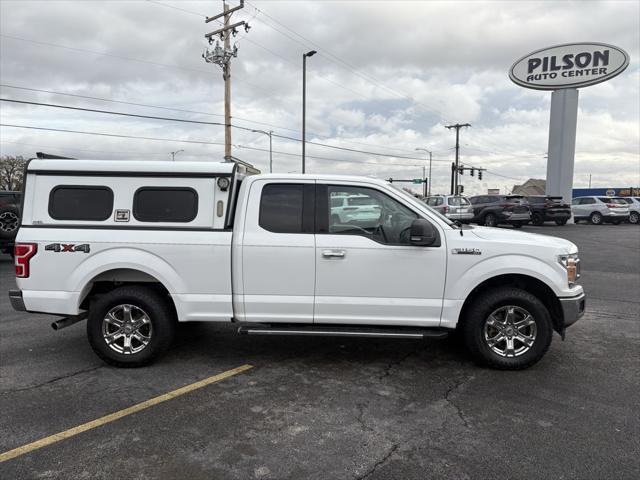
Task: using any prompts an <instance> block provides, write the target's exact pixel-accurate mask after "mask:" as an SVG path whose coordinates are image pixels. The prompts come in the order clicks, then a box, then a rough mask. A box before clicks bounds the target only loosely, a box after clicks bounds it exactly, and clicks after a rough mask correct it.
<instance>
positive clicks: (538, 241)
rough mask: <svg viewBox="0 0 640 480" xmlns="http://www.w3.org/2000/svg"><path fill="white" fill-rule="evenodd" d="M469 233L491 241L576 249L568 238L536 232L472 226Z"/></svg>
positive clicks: (562, 251)
mask: <svg viewBox="0 0 640 480" xmlns="http://www.w3.org/2000/svg"><path fill="white" fill-rule="evenodd" d="M465 233H466V232H465ZM470 233H473V234H474V235H476V236H477V237H479V238H482V239H483V240H489V241H491V242H501V243H508V244H518V245H535V246H537V247H550V248H554V249H557V250H558V251H559V252H560V253H576V252H577V251H578V247H577V246H576V245H575V244H574V243H573V242H570V241H569V240H565V239H564V238H558V237H550V236H549V235H540V234H538V233H529V232H521V231H517V230H507V229H504V228H493V227H473V229H472V230H471V232H470Z"/></svg>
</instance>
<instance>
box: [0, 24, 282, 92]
mask: <svg viewBox="0 0 640 480" xmlns="http://www.w3.org/2000/svg"><path fill="white" fill-rule="evenodd" d="M0 37H5V38H11V39H13V40H19V41H21V42H28V43H34V44H36V45H46V46H48V47H55V48H62V49H65V50H70V51H74V52H81V53H91V54H93V55H101V56H105V57H111V58H117V59H119V60H127V61H129V62H138V63H145V64H147V65H155V66H159V67H165V68H175V69H178V70H188V71H192V72H200V73H206V74H207V75H211V72H210V71H209V70H202V69H200V68H193V67H182V66H179V65H172V64H168V63H160V62H152V61H150V60H141V59H139V58H132V57H125V56H122V55H116V54H113V53H106V52H96V51H95V50H89V49H86V48H78V47H69V46H67V45H60V44H56V43H50V42H42V41H39V40H32V39H30V38H23V37H16V36H14V35H5V34H0ZM238 81H240V82H241V83H246V84H247V85H250V86H251V87H253V88H256V89H258V90H260V91H263V92H266V93H267V94H268V95H267V96H266V97H263V98H268V97H271V96H273V95H275V92H269V91H267V90H265V89H264V88H262V87H260V86H258V85H255V84H253V83H250V82H247V81H246V80H238Z"/></svg>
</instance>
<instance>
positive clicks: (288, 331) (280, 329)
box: [238, 325, 449, 339]
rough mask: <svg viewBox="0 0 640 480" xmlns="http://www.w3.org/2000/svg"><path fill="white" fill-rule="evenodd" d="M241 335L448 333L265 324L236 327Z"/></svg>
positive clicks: (406, 335)
mask: <svg viewBox="0 0 640 480" xmlns="http://www.w3.org/2000/svg"><path fill="white" fill-rule="evenodd" d="M238 333H240V334H243V335H300V336H317V337H369V338H416V339H420V338H446V337H447V336H448V335H449V333H448V332H447V331H445V330H440V329H426V328H423V329H416V328H409V329H402V328H365V327H335V326H326V327H325V326H322V327H320V326H310V327H305V326H300V325H296V326H273V327H270V326H267V325H255V326H254V325H243V326H241V327H239V328H238Z"/></svg>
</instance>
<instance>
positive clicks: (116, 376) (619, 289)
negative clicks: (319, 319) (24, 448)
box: [0, 225, 640, 480]
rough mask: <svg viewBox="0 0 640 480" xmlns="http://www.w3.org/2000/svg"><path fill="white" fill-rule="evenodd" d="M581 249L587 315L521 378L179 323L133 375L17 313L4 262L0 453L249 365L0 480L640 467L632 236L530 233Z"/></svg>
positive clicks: (45, 454)
mask: <svg viewBox="0 0 640 480" xmlns="http://www.w3.org/2000/svg"><path fill="white" fill-rule="evenodd" d="M524 230H528V231H532V232H538V233H540V232H542V233H546V234H549V235H558V236H562V237H564V238H568V239H570V240H572V241H574V242H575V243H577V244H578V246H579V247H580V250H581V258H582V268H583V278H582V281H581V283H582V284H583V285H584V286H585V289H586V290H587V293H588V295H589V296H588V303H587V312H588V313H587V314H586V315H585V317H584V318H583V319H581V320H580V321H579V322H578V323H577V324H576V325H574V326H572V327H571V328H570V329H569V330H568V331H567V340H566V341H565V342H562V341H561V340H560V337H559V336H558V335H555V336H554V339H553V343H552V345H551V348H550V350H549V352H548V353H547V355H546V357H545V358H544V359H543V360H542V361H541V362H540V363H538V364H537V365H535V366H534V367H532V368H530V369H528V370H525V371H520V372H503V371H494V370H487V369H483V368H479V367H477V366H476V365H474V364H473V363H472V362H471V360H470V358H469V357H468V355H467V354H466V353H465V351H464V349H463V348H462V347H461V346H460V345H459V344H458V343H456V342H455V341H453V340H452V339H448V340H425V341H414V340H381V339H375V340H373V339H355V338H351V339H344V338H338V339H336V338H297V337H248V336H238V335H236V333H235V328H234V327H233V326H230V325H215V324H187V325H182V326H181V328H180V333H179V338H178V341H177V342H176V344H175V345H174V346H173V348H172V350H171V351H170V353H169V354H168V355H167V356H166V357H165V358H163V359H162V360H161V361H160V362H158V363H157V364H155V365H153V366H151V367H148V368H143V369H134V370H129V369H122V370H121V369H115V368H111V367H108V366H105V365H104V364H103V363H102V362H101V361H100V360H99V359H97V357H95V355H94V354H93V352H92V351H91V349H90V347H89V345H88V343H87V340H86V335H85V331H84V323H79V324H76V325H73V326H71V327H69V328H66V329H63V330H61V331H58V332H55V331H53V330H52V329H51V328H50V326H49V324H50V322H51V317H48V316H45V315H28V314H24V313H19V312H14V311H13V310H11V307H10V305H9V302H8V298H7V297H6V293H4V291H6V290H7V289H9V288H11V287H12V286H13V277H12V268H11V263H10V260H9V257H0V283H1V286H2V288H1V289H0V290H2V292H0V293H1V296H0V410H1V411H2V416H0V431H2V432H3V435H1V436H0V452H4V451H7V450H9V449H12V448H15V447H18V446H21V445H24V444H27V443H29V442H33V441H35V440H38V439H40V438H42V437H45V436H48V435H51V434H53V433H57V432H60V431H63V430H66V429H68V428H72V427H74V426H77V425H79V424H81V423H84V422H87V421H90V420H94V419H96V418H99V417H101V416H103V415H106V414H109V413H112V412H114V411H117V410H119V409H122V408H126V407H129V406H131V405H133V404H136V403H138V402H142V401H145V400H148V399H149V398H152V397H154V396H157V395H160V394H163V393H166V392H168V391H170V390H173V389H175V388H178V387H181V386H184V385H187V384H190V383H192V382H195V381H198V380H201V379H203V378H206V377H208V376H210V375H214V374H216V373H220V372H222V371H225V370H228V369H231V368H235V367H237V366H239V365H242V364H245V363H250V364H252V365H254V366H255V368H254V369H252V370H250V371H248V372H246V373H243V374H242V375H238V376H235V377H232V378H229V379H227V380H224V381H223V382H220V383H217V384H214V385H210V386H208V387H205V388H203V389H201V390H197V391H194V392H191V393H189V394H187V395H184V396H181V397H178V398H175V399H172V400H170V401H168V402H165V403H163V404H160V405H157V406H154V407H152V408H150V409H148V410H145V411H142V412H138V413H136V414H134V415H130V416H128V417H125V418H122V419H120V420H118V421H116V422H113V423H109V424H107V425H104V426H102V427H99V428H96V429H94V430H91V431H87V432H84V433H82V434H80V435H78V436H76V437H73V438H69V439H67V440H64V441H61V442H58V443H56V444H54V445H50V446H48V447H45V448H42V449H40V450H37V451H34V452H31V453H28V454H26V455H23V456H21V457H18V458H15V459H13V460H9V461H7V462H4V463H0V478H3V479H4V478H7V479H9V478H11V479H22V478H55V479H58V478H60V479H69V478H91V479H103V478H104V479H107V478H108V479H111V478H121V477H122V476H123V474H122V472H126V476H127V477H128V478H130V479H150V478H168V479H173V478H176V479H177V478H190V480H197V479H212V478H224V479H249V478H256V479H302V478H309V479H318V480H319V479H329V478H339V479H367V480H375V479H377V480H380V479H399V478H402V479H492V478H496V477H498V476H499V477H502V478H510V479H519V478H522V479H547V478H562V479H580V480H583V479H602V478H616V479H625V478H629V479H630V478H636V477H637V472H638V471H639V470H640V460H639V459H640V436H639V435H638V432H640V417H639V416H638V411H639V407H640V388H639V387H640V375H639V373H638V372H640V368H639V367H640V319H639V318H638V311H639V309H640V300H639V299H638V293H637V292H638V291H640V273H639V272H640V228H637V227H636V226H633V225H620V226H612V225H605V226H599V227H592V226H587V225H575V226H574V225H569V226H566V227H555V226H546V227H525V228H524Z"/></svg>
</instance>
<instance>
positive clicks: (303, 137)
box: [302, 50, 318, 173]
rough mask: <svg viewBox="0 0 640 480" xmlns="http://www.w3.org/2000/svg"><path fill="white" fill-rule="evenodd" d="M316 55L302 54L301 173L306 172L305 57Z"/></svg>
mask: <svg viewBox="0 0 640 480" xmlns="http://www.w3.org/2000/svg"><path fill="white" fill-rule="evenodd" d="M316 53H318V52H316V51H315V50H311V51H309V52H307V53H303V54H302V173H305V171H306V147H307V57H313V56H314V55H315V54H316Z"/></svg>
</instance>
